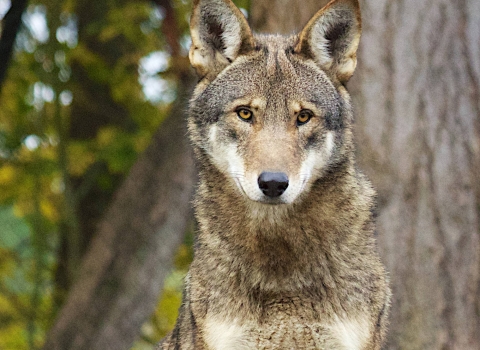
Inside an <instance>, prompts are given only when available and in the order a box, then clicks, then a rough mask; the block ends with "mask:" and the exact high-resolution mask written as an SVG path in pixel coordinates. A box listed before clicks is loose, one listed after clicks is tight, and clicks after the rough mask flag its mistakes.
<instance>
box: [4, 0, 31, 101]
mask: <svg viewBox="0 0 480 350" xmlns="http://www.w3.org/2000/svg"><path fill="white" fill-rule="evenodd" d="M27 3H28V0H15V1H12V5H11V7H10V9H9V10H8V12H7V13H6V15H5V17H4V18H3V20H2V22H3V26H2V37H1V39H0V92H1V90H2V86H3V82H4V81H5V77H6V74H7V68H8V64H9V62H10V58H11V57H12V51H13V44H14V43H15V38H16V37H17V33H18V29H19V28H20V25H21V23H22V14H23V11H25V8H26V7H27Z"/></svg>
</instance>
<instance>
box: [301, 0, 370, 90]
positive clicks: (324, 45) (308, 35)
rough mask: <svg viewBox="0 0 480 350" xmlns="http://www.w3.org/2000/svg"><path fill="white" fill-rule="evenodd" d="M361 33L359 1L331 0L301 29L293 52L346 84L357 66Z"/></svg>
mask: <svg viewBox="0 0 480 350" xmlns="http://www.w3.org/2000/svg"><path fill="white" fill-rule="evenodd" d="M361 31H362V23H361V17H360V5H359V3H358V0H332V1H330V2H329V3H328V4H327V5H326V6H325V7H324V8H322V9H321V10H320V11H318V12H317V13H316V14H315V16H313V18H312V19H311V20H310V21H309V22H308V23H307V25H306V26H305V28H304V29H303V30H302V32H301V33H300V37H299V41H298V44H297V45H296V47H295V52H297V53H301V54H304V55H305V56H307V57H309V58H312V59H313V60H314V61H315V62H316V63H317V64H318V65H319V66H320V67H322V69H324V70H325V71H329V72H330V73H332V74H333V75H335V76H336V77H337V79H338V80H339V81H340V82H341V83H346V82H347V81H348V79H350V77H351V76H352V74H353V71H354V70H355V67H356V65H357V48H358V43H359V41H360V34H361Z"/></svg>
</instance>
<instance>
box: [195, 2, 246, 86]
mask: <svg viewBox="0 0 480 350" xmlns="http://www.w3.org/2000/svg"><path fill="white" fill-rule="evenodd" d="M190 33H191V35H192V46H191V48H190V53H189V58H190V63H191V64H192V66H193V67H194V68H195V70H196V71H197V73H198V75H199V76H201V77H205V76H209V75H210V76H215V75H217V74H218V73H220V71H222V70H223V69H224V68H225V67H226V66H227V65H228V64H229V63H230V62H232V61H233V60H234V59H235V58H237V57H238V55H240V54H242V53H245V52H248V51H249V50H251V49H252V48H253V46H254V44H253V36H252V31H251V30H250V27H249V26H248V23H247V20H246V19H245V16H243V14H242V12H240V10H239V9H238V8H237V7H235V5H234V4H233V3H232V2H231V1H230V0H194V2H193V13H192V17H191V19H190Z"/></svg>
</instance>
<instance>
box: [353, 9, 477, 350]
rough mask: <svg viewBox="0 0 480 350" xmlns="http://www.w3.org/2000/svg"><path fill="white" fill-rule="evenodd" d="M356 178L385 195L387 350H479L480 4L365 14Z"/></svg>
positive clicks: (357, 91) (357, 89) (357, 87)
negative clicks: (389, 302)
mask: <svg viewBox="0 0 480 350" xmlns="http://www.w3.org/2000/svg"><path fill="white" fill-rule="evenodd" d="M362 5H363V8H362V10H363V23H364V25H363V37H362V41H361V46H360V47H361V49H360V53H359V67H358V69H357V72H356V75H355V78H354V80H353V81H352V82H351V84H350V91H352V92H353V95H354V97H355V105H356V109H357V118H356V120H357V142H358V144H359V145H360V148H359V155H360V160H361V161H360V163H361V168H362V169H364V170H365V171H366V172H367V173H368V175H369V177H370V178H371V179H372V180H373V182H374V184H375V186H376V187H377V189H378V191H379V199H380V216H379V218H378V232H379V234H378V242H379V246H380V250H381V253H382V256H383V260H384V262H385V263H386V264H387V266H388V270H389V271H390V274H391V281H392V286H393V295H394V302H393V309H392V314H391V326H390V329H391V330H390V342H389V345H388V348H389V349H412V350H414V349H480V331H479V330H480V312H479V311H480V226H479V219H480V181H479V174H480V119H479V117H480V85H479V84H480V17H479V16H478V14H479V13H480V2H478V1H476V0H464V1H453V0H442V1H416V0H402V1H394V0H388V1H383V0H382V1H380V0H370V1H365V2H363V4H362Z"/></svg>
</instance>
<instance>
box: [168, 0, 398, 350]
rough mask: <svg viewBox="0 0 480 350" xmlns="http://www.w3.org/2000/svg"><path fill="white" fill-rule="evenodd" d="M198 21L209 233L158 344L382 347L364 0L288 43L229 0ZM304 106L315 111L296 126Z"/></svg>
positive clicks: (383, 289) (198, 125) (196, 110)
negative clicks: (272, 181)
mask: <svg viewBox="0 0 480 350" xmlns="http://www.w3.org/2000/svg"><path fill="white" fill-rule="evenodd" d="M226 21H228V23H230V24H229V25H230V27H226V26H227V25H226V23H227V22H226ZM232 21H234V22H235V23H233V22H232ZM232 23H233V24H232ZM191 27H192V40H193V42H192V49H191V52H190V59H191V61H192V65H193V66H194V67H195V68H196V69H197V72H198V73H199V74H200V76H201V78H202V79H201V81H200V83H199V84H198V86H197V89H196V90H195V92H194V96H193V98H192V100H191V108H190V117H189V130H190V138H191V140H192V143H193V145H194V150H195V154H196V157H197V161H198V166H199V175H200V182H199V185H198V189H197V194H196V198H195V215H196V218H197V221H198V235H197V239H196V243H195V258H194V261H193V263H192V265H191V267H190V271H189V274H188V276H187V278H186V281H185V283H186V286H185V291H184V297H183V303H182V306H181V308H180V314H179V318H178V320H177V324H176V326H175V329H174V330H173V331H172V332H171V333H170V334H169V335H168V336H167V337H166V338H165V339H164V340H163V341H162V343H161V344H160V345H159V349H211V350H213V349H380V347H381V344H382V341H383V339H384V338H385V332H386V323H387V321H386V319H387V313H388V309H389V300H390V289H389V287H388V280H387V277H386V273H385V270H384V267H383V265H382V264H381V262H380V259H379V257H378V254H377V252H376V247H375V240H374V230H375V225H374V219H375V218H374V213H375V192H374V190H373V189H372V187H371V185H370V183H369V181H368V180H367V179H366V178H365V177H364V176H363V175H362V174H361V173H360V172H359V171H358V170H357V169H356V166H355V159H354V145H353V136H352V129H351V124H352V121H353V115H352V108H351V105H350V97H349V95H348V92H347V90H346V89H345V87H344V83H345V82H346V81H347V80H348V79H349V78H350V76H351V75H352V74H353V70H354V68H355V64H356V56H355V52H356V48H357V46H358V38H359V36H360V12H359V7H358V2H357V1H356V0H336V1H335V0H334V1H332V2H331V3H330V4H329V5H327V6H326V7H325V8H324V9H322V10H320V11H319V13H317V15H315V16H314V17H313V19H312V20H311V21H310V22H309V23H308V24H307V26H306V27H305V29H304V30H303V31H302V32H301V33H300V35H298V36H292V37H282V36H274V35H270V36H252V34H251V32H250V29H249V28H248V25H247V24H246V20H245V18H244V17H243V16H242V15H241V13H240V12H239V11H238V10H237V9H236V8H235V7H234V6H233V4H232V3H231V2H230V0H203V1H202V0H198V1H195V2H194V11H193V15H192V21H191ZM208 28H210V29H208ZM322 37H323V38H324V39H325V38H326V39H325V40H326V41H325V43H324V45H322V46H318V45H315V42H314V40H323V39H321V38H322ZM319 38H320V39H319ZM239 106H240V107H242V106H246V107H247V108H249V110H251V111H252V112H253V118H252V120H251V121H248V122H246V121H244V120H240V118H239V117H238V115H237V112H236V111H238V108H239ZM305 109H308V110H310V111H312V113H313V114H314V116H313V117H312V118H311V120H310V121H308V123H305V124H304V125H299V124H298V122H297V117H298V115H299V113H300V111H301V110H305ZM312 159H313V160H312ZM232 169H234V170H232ZM238 169H240V170H238ZM300 169H304V170H303V171H304V173H302V170H300ZM305 169H307V170H308V171H306V170H305ZM263 171H275V172H284V173H285V174H287V175H288V178H289V181H290V182H289V189H287V190H286V191H285V193H284V194H283V195H281V196H280V197H278V198H273V199H272V198H267V197H265V196H263V195H262V193H261V191H260V190H259V189H258V188H256V187H255V186H257V184H256V180H257V177H258V176H259V174H260V173H261V172H263ZM302 181H303V182H302Z"/></svg>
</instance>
